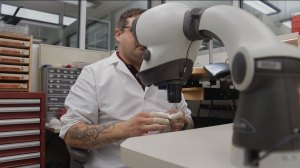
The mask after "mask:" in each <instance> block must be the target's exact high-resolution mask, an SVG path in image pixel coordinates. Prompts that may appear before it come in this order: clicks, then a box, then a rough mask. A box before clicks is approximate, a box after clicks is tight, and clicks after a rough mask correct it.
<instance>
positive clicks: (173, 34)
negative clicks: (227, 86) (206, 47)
mask: <svg viewBox="0 0 300 168" xmlns="http://www.w3.org/2000/svg"><path fill="white" fill-rule="evenodd" d="M133 32H134V35H135V38H136V39H137V41H138V43H139V44H140V45H142V46H145V47H147V50H146V51H145V53H144V60H143V63H142V66H141V71H140V77H141V80H142V81H143V83H144V84H145V85H152V84H154V85H156V86H158V87H159V88H162V89H167V90H168V99H169V101H170V102H173V103H175V102H179V101H180V100H181V88H182V84H183V83H184V81H185V80H187V79H188V78H189V76H190V74H191V72H192V66H193V60H194V59H195V56H196V54H197V52H198V49H199V46H200V40H207V39H210V38H217V39H219V40H221V41H222V42H223V43H224V45H225V48H226V50H227V53H228V57H229V64H230V71H231V77H232V80H233V83H234V85H235V87H236V88H237V89H238V90H239V91H240V95H239V100H238V108H237V112H236V115H235V120H234V124H233V125H234V126H233V138H232V144H233V152H232V153H233V155H232V163H233V164H234V165H236V166H238V167H260V168H263V167H268V168H276V167H278V168H279V167H280V168H284V167H285V168H299V167H300V104H299V103H300V100H299V97H300V94H299V92H300V50H299V49H297V48H296V47H293V46H289V45H287V44H284V43H281V42H278V41H277V40H276V38H275V35H274V34H273V33H272V32H271V31H270V30H269V29H268V28H267V27H266V26H265V25H264V24H263V23H262V22H260V21H259V20H258V19H257V18H255V17H254V16H252V15H251V14H249V13H247V12H245V11H243V10H241V9H238V8H235V7H232V6H225V5H220V6H213V7H210V8H207V9H199V8H194V9H190V8H189V7H187V6H185V5H183V4H179V3H167V4H163V5H159V6H157V7H154V8H151V9H149V10H147V11H146V12H145V13H143V14H142V15H141V16H140V17H138V18H136V19H135V21H134V22H133Z"/></svg>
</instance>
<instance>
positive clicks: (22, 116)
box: [0, 92, 45, 168]
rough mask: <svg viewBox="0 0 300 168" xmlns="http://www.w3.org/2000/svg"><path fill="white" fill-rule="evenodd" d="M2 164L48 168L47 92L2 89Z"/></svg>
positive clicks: (0, 149)
mask: <svg viewBox="0 0 300 168" xmlns="http://www.w3.org/2000/svg"><path fill="white" fill-rule="evenodd" d="M0 167H1V168H16V167H20V168H21V167H30V168H36V167H39V168H45V94H44V93H31V92H0Z"/></svg>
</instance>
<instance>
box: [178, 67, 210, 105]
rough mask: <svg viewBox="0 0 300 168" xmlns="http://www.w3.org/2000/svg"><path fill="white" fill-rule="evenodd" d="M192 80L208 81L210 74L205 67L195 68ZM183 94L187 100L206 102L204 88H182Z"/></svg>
mask: <svg viewBox="0 0 300 168" xmlns="http://www.w3.org/2000/svg"><path fill="white" fill-rule="evenodd" d="M190 78H197V79H203V80H207V79H209V73H208V72H207V71H206V70H205V69H204V68H203V67H194V68H193V71H192V74H191V77H190ZM182 93H183V94H184V98H185V100H204V88H202V87H190V88H182Z"/></svg>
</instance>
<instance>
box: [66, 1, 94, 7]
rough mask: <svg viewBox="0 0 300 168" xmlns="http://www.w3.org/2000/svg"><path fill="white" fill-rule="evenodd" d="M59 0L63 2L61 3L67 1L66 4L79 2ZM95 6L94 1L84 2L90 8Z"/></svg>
mask: <svg viewBox="0 0 300 168" xmlns="http://www.w3.org/2000/svg"><path fill="white" fill-rule="evenodd" d="M60 1H61V2H63V3H67V4H72V5H78V4H79V1H78V0H65V1H64V0H60ZM94 6H95V4H94V3H91V2H88V1H87V2H86V7H89V8H91V7H94Z"/></svg>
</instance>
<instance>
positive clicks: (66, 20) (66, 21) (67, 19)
mask: <svg viewBox="0 0 300 168" xmlns="http://www.w3.org/2000/svg"><path fill="white" fill-rule="evenodd" d="M76 20H77V19H75V18H71V17H67V16H64V17H63V25H64V26H69V25H70V24H72V23H73V22H75V21H76Z"/></svg>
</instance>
